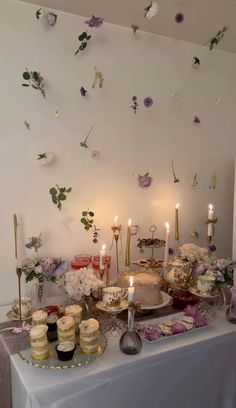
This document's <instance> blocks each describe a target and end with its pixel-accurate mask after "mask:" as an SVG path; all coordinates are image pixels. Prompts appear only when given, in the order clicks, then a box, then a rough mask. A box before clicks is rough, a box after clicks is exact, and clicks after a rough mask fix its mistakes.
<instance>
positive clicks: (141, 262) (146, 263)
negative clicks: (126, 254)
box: [132, 258, 164, 268]
mask: <svg viewBox="0 0 236 408" xmlns="http://www.w3.org/2000/svg"><path fill="white" fill-rule="evenodd" d="M163 262H164V261H163V259H155V258H147V259H143V258H142V259H137V260H136V261H133V262H132V264H133V265H138V266H142V267H144V268H161V267H162V266H163Z"/></svg>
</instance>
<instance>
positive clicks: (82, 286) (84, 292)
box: [65, 268, 104, 300]
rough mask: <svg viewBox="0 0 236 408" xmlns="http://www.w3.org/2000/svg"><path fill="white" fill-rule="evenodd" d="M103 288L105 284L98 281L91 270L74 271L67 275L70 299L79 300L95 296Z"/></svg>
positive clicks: (66, 284) (66, 287)
mask: <svg viewBox="0 0 236 408" xmlns="http://www.w3.org/2000/svg"><path fill="white" fill-rule="evenodd" d="M103 286H104V283H103V282H102V281H101V280H100V279H97V277H96V276H95V274H94V271H93V269H90V268H82V269H78V270H72V271H69V272H66V274H65V290H66V292H67V294H68V295H69V297H71V298H75V299H77V300H81V299H82V298H83V297H84V296H90V295H93V294H94V293H96V292H97V291H98V289H99V288H101V287H103Z"/></svg>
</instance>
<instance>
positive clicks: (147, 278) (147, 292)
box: [117, 270, 163, 306]
mask: <svg viewBox="0 0 236 408" xmlns="http://www.w3.org/2000/svg"><path fill="white" fill-rule="evenodd" d="M130 276H131V275H130V274H126V273H124V274H120V275H119V277H118V281H117V284H118V285H119V286H121V287H123V288H128V287H129V279H130ZM132 276H133V278H134V288H135V290H134V300H135V301H137V302H140V303H141V305H144V306H153V305H159V304H161V303H162V301H163V299H162V295H161V278H160V277H159V276H158V275H157V274H154V273H153V272H152V271H151V270H150V271H146V272H135V273H132Z"/></svg>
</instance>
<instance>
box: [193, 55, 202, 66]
mask: <svg viewBox="0 0 236 408" xmlns="http://www.w3.org/2000/svg"><path fill="white" fill-rule="evenodd" d="M192 64H193V67H194V68H199V67H200V64H201V62H200V59H199V58H198V57H196V56H195V57H193V63H192Z"/></svg>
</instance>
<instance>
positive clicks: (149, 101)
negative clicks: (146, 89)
mask: <svg viewBox="0 0 236 408" xmlns="http://www.w3.org/2000/svg"><path fill="white" fill-rule="evenodd" d="M143 104H144V106H146V108H150V106H152V105H153V99H152V98H151V97H150V96H148V97H147V98H145V99H144V101H143Z"/></svg>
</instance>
